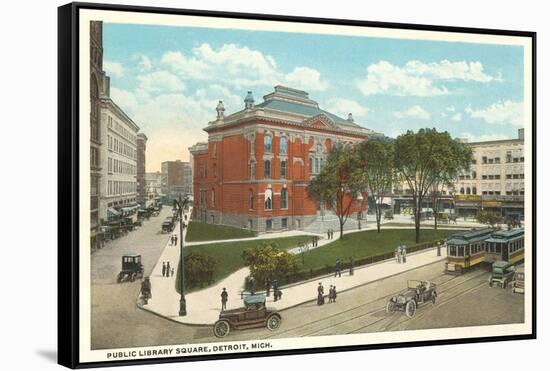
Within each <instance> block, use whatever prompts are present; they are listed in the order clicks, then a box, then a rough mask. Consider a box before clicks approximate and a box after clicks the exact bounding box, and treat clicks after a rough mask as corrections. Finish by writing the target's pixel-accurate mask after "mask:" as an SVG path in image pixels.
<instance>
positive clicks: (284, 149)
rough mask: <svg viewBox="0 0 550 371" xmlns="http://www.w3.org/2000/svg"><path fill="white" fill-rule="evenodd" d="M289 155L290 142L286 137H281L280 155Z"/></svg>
mask: <svg viewBox="0 0 550 371" xmlns="http://www.w3.org/2000/svg"><path fill="white" fill-rule="evenodd" d="M287 153H288V140H287V139H286V137H281V142H280V143H279V154H281V155H286V154H287Z"/></svg>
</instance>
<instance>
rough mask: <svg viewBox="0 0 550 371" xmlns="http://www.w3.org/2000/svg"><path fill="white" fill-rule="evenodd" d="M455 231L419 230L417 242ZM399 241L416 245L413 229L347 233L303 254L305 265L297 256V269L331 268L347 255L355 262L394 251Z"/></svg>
mask: <svg viewBox="0 0 550 371" xmlns="http://www.w3.org/2000/svg"><path fill="white" fill-rule="evenodd" d="M453 233H457V230H452V231H449V230H433V229H422V230H421V231H420V241H421V242H430V241H435V240H439V239H442V238H444V237H446V236H447V235H449V234H453ZM399 244H405V245H407V246H413V245H415V244H416V243H415V230H414V229H382V231H381V232H380V233H377V232H376V231H375V230H370V231H364V232H356V233H350V234H348V235H345V236H344V239H343V240H335V241H334V242H331V243H329V244H327V245H325V246H322V247H319V248H317V249H314V250H311V251H309V252H307V253H305V256H304V264H302V258H301V257H300V256H299V255H298V256H296V258H297V262H298V269H299V271H309V270H310V269H313V270H316V269H319V268H324V267H326V266H327V265H328V266H330V267H334V264H335V262H336V259H340V260H341V261H342V262H349V257H353V259H354V260H355V261H357V260H359V259H362V258H367V257H370V256H374V255H379V254H384V253H389V252H392V251H394V249H395V248H396V246H398V245H399Z"/></svg>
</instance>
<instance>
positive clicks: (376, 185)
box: [357, 138, 395, 233]
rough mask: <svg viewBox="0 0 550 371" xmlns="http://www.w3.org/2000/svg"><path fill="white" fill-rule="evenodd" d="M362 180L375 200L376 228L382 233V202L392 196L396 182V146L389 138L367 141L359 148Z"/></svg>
mask: <svg viewBox="0 0 550 371" xmlns="http://www.w3.org/2000/svg"><path fill="white" fill-rule="evenodd" d="M357 155H358V156H359V161H358V163H359V166H360V170H361V174H360V179H361V182H362V183H363V185H364V189H367V190H368V192H369V194H370V195H371V196H372V197H373V198H374V201H375V202H374V205H375V206H374V207H375V213H376V227H377V229H378V233H380V221H381V219H382V200H383V199H384V196H387V195H389V194H391V187H392V184H393V180H394V174H395V168H394V144H393V142H392V141H391V140H389V139H387V138H375V139H370V140H367V141H365V142H363V143H361V145H360V146H359V147H358V148H357Z"/></svg>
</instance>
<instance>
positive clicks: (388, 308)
mask: <svg viewBox="0 0 550 371" xmlns="http://www.w3.org/2000/svg"><path fill="white" fill-rule="evenodd" d="M393 312H394V309H393V303H392V302H391V301H388V302H387V303H386V313H390V314H391V313H393Z"/></svg>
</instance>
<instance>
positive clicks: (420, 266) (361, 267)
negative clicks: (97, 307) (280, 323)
mask: <svg viewBox="0 0 550 371" xmlns="http://www.w3.org/2000/svg"><path fill="white" fill-rule="evenodd" d="M435 249H437V247H432V248H429V249H425V250H420V251H415V252H414V253H411V254H409V255H415V254H418V253H421V252H426V250H435ZM445 259H446V258H445V257H442V258H441V259H438V260H436V261H433V262H430V263H426V264H422V265H419V266H416V267H413V268H410V269H407V270H404V271H401V272H398V273H394V274H391V275H389V276H385V277H381V278H377V279H375V280H372V281H368V282H363V283H360V284H358V285H356V286H352V287H349V288H347V289H344V290H341V291H338V293H344V292H347V291H350V290H354V289H356V288H358V287H363V286H367V285H370V284H372V283H375V282H379V281H383V280H385V279H388V278H391V277H395V276H398V275H400V274H403V273H406V272H410V271H412V270H415V269H419V268H423V267H426V266H428V265H432V264H436V263H439V262H441V261H443V260H445ZM388 260H392V259H387V260H382V261H379V262H376V263H372V264H368V265H363V266H360V267H358V268H357V269H364V268H368V267H371V266H374V265H377V264H380V263H384V262H387V261H388ZM327 277H332V274H328V275H324V276H318V277H316V278H312V279H310V280H307V281H301V282H300V283H295V284H291V285H288V286H281V289H282V288H289V287H293V286H297V285H298V284H302V283H307V282H312V281H317V280H318V279H321V278H327ZM259 292H263V291H259ZM316 300H317V299H316V298H314V299H308V300H305V301H301V302H299V303H296V304H293V305H291V306H288V307H286V308H283V309H279V310H278V311H279V312H284V311H286V310H288V309H292V308H295V307H297V306H299V305H302V304H306V303H310V302H315V301H316ZM136 306H137V307H138V308H140V309H142V310H144V311H147V312H149V313H152V314H154V315H156V316H158V317H161V318H164V319H167V320H169V321H172V322H174V323H179V324H181V325H186V326H194V327H210V326H212V325H213V323H211V324H207V323H188V322H182V321H177V320H175V319H173V318H171V317H167V316H164V315H162V314H160V313H157V312H154V311H152V310H150V309H148V308H145V307H143V306H142V305H140V304H139V296H138V301H137V302H136Z"/></svg>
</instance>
